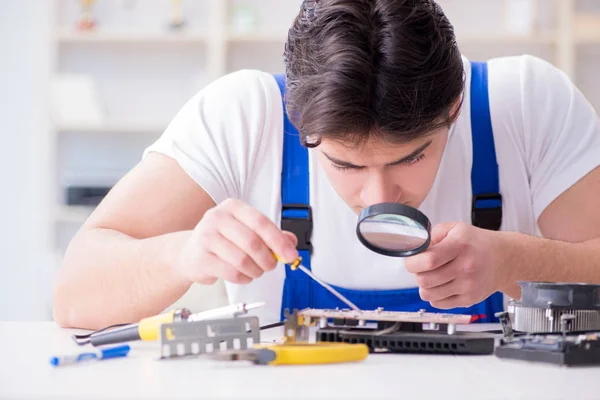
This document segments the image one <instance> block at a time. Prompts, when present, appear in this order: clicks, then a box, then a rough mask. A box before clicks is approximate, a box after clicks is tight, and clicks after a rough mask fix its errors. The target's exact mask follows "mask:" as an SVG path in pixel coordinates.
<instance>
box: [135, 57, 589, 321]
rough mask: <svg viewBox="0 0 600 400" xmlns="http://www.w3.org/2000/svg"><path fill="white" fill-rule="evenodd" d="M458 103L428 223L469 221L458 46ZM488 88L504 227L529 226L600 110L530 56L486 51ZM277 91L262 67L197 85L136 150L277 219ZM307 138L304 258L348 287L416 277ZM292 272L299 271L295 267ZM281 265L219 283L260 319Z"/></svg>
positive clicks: (575, 170) (427, 207)
mask: <svg viewBox="0 0 600 400" xmlns="http://www.w3.org/2000/svg"><path fill="white" fill-rule="evenodd" d="M463 60H464V65H465V70H466V88H465V98H464V103H463V109H462V111H461V114H460V116H459V118H458V119H457V121H456V122H455V124H454V125H453V126H452V128H451V131H450V134H449V139H448V144H447V148H446V150H445V152H444V156H443V159H442V163H441V166H440V169H439V174H438V176H437V178H436V180H435V182H434V184H433V187H432V189H431V192H430V193H429V194H428V196H427V198H426V199H425V201H424V203H423V204H422V206H421V207H420V210H421V211H422V212H424V213H425V214H426V215H427V216H428V217H429V219H430V220H431V222H432V224H436V223H439V222H444V221H462V222H467V223H470V222H471V220H470V207H471V193H472V192H471V163H472V147H471V123H470V96H469V91H470V79H471V77H470V76H471V74H470V64H469V61H468V60H467V59H466V58H463ZM488 65H489V67H488V68H489V78H488V79H489V96H490V107H491V115H492V125H493V129H494V140H495V146H496V154H497V159H498V165H499V174H500V190H501V193H502V196H503V213H504V214H503V222H502V228H501V229H502V230H510V231H519V232H523V233H527V234H536V232H537V230H536V228H537V224H536V221H537V218H538V217H539V216H540V214H541V213H542V211H543V210H544V208H545V207H546V206H548V205H549V204H550V203H551V202H552V201H553V200H554V199H555V198H557V197H558V196H559V195H560V194H561V193H562V192H563V191H565V190H566V189H567V188H569V187H570V186H571V185H573V184H574V183H576V182H577V181H578V180H579V179H580V178H582V177H583V176H584V175H585V174H587V173H588V172H590V171H591V170H593V169H594V168H595V167H596V166H598V165H600V121H599V119H598V117H597V115H596V113H595V111H594V109H593V108H592V107H591V106H590V104H588V102H587V101H586V99H585V98H584V97H583V95H582V94H581V93H580V92H579V91H578V90H577V88H575V87H574V86H573V84H572V83H571V82H570V80H569V79H568V77H567V76H566V75H564V74H563V73H562V72H560V71H559V70H557V69H556V68H555V67H553V66H552V65H550V64H549V63H547V62H545V61H543V60H540V59H538V58H535V57H531V56H519V57H506V58H497V59H492V60H489V62H488ZM282 113H283V110H282V105H281V95H280V92H279V88H278V86H277V83H276V81H275V80H274V78H273V77H272V75H270V74H268V73H265V72H260V71H255V70H243V71H238V72H234V73H231V74H229V75H226V76H224V77H222V78H220V79H218V80H216V81H215V82H213V83H211V84H210V85H208V86H207V87H205V88H204V89H203V90H201V91H200V92H199V93H198V94H196V95H195V96H194V97H193V98H192V99H191V100H190V101H189V102H188V103H187V104H186V105H185V106H184V107H183V108H182V109H181V110H180V112H179V113H178V114H177V115H176V116H175V118H174V119H173V121H172V122H171V124H170V125H169V126H168V128H167V129H166V131H165V132H164V134H163V135H162V136H161V137H160V139H158V140H157V141H156V142H155V143H154V144H153V145H152V146H150V147H149V148H148V149H147V150H146V152H145V154H147V153H148V152H150V151H155V152H160V153H163V154H166V155H168V156H171V157H173V158H174V159H175V160H177V161H178V162H179V164H180V165H181V167H182V168H183V169H184V170H185V171H186V172H187V173H188V174H189V175H190V176H191V177H192V178H193V179H194V180H195V181H196V182H197V183H198V184H199V185H200V186H201V187H202V188H203V189H204V190H205V191H206V192H207V193H208V194H209V195H210V196H211V197H212V198H213V199H214V201H215V202H216V203H217V204H218V203H220V202H222V201H223V200H225V199H226V198H229V197H233V198H238V199H241V200H244V201H246V202H248V203H249V204H251V205H252V206H254V207H255V208H256V209H258V210H259V211H261V212H262V213H264V214H265V215H266V216H267V217H269V218H270V219H271V220H273V221H274V222H275V223H277V224H279V223H280V213H281V199H280V196H281V194H280V193H281V192H280V188H281V165H282V144H283V136H282V132H283V122H282V121H283V114H282ZM314 151H315V150H309V170H310V197H311V199H310V202H311V206H312V208H313V217H314V230H313V236H312V243H313V245H314V252H313V255H312V258H311V263H312V270H313V272H314V273H315V275H317V276H318V277H320V278H321V279H323V280H325V281H327V282H329V283H331V284H334V285H338V286H341V287H345V288H349V289H397V288H408V287H415V286H416V285H415V282H414V279H413V276H412V275H411V274H409V273H408V272H406V270H405V269H404V268H403V260H402V259H400V258H393V257H386V256H382V255H379V254H376V253H374V252H372V251H370V250H368V249H366V248H365V247H364V246H362V245H361V244H360V242H359V241H358V239H357V237H356V234H355V227H356V222H357V216H356V215H355V214H354V212H353V211H352V210H351V209H350V208H349V207H348V206H347V205H346V204H345V203H344V202H343V200H342V199H341V198H340V197H339V196H338V195H337V194H336V192H335V191H334V190H333V188H332V186H331V185H330V183H329V181H328V179H327V177H326V175H325V173H324V171H323V170H322V169H321V168H320V166H319V163H318V162H317V160H316V157H313V152H314ZM297 273H302V272H300V271H298V272H297ZM284 277H285V268H283V266H280V267H279V268H277V269H276V270H275V271H273V272H271V273H267V274H265V275H263V276H262V277H261V278H260V279H258V280H255V281H253V282H252V283H250V284H248V285H236V284H231V283H226V288H227V294H228V296H229V300H230V301H231V302H255V301H265V302H266V303H267V304H266V306H265V307H263V308H262V309H260V310H259V311H258V312H256V314H257V315H259V316H260V317H261V323H269V322H273V321H277V320H278V319H279V313H280V307H281V296H282V290H283V280H284Z"/></svg>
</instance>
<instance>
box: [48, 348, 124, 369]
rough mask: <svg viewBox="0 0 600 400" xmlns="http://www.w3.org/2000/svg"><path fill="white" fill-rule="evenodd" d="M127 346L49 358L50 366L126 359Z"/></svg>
mask: <svg viewBox="0 0 600 400" xmlns="http://www.w3.org/2000/svg"><path fill="white" fill-rule="evenodd" d="M129 350H130V347H129V345H127V344H126V345H124V346H118V347H111V348H107V349H100V350H99V351H94V352H88V353H81V354H75V355H67V356H57V357H52V358H50V365H52V366H54V367H59V366H63V365H69V364H76V363H79V362H82V361H90V360H106V359H109V358H118V357H127V354H129Z"/></svg>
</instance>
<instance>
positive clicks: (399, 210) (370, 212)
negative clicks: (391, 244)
mask: <svg viewBox="0 0 600 400" xmlns="http://www.w3.org/2000/svg"><path fill="white" fill-rule="evenodd" d="M381 214H396V215H403V216H406V217H408V218H410V219H412V220H414V221H417V222H418V223H419V224H421V225H422V226H423V228H425V230H426V231H427V240H425V243H423V244H422V245H421V246H419V247H417V248H415V249H412V250H389V249H383V248H381V247H377V246H374V245H372V244H371V243H370V242H368V241H367V240H366V239H365V238H364V237H363V235H362V233H361V232H360V225H361V224H362V223H363V222H364V220H365V219H367V218H371V217H374V216H376V215H381ZM356 236H358V240H359V241H360V242H361V243H362V244H363V245H364V246H365V247H366V248H368V249H369V250H372V251H374V252H376V253H379V254H383V255H386V256H391V257H410V256H414V255H415V254H419V253H421V252H422V251H424V250H425V249H427V247H429V243H430V242H431V222H430V221H429V218H427V216H426V215H425V214H423V213H422V212H421V211H419V210H417V209H416V208H413V207H410V206H406V205H404V204H400V203H379V204H374V205H372V206H369V207H367V208H365V209H363V210H362V211H361V213H360V216H359V217H358V223H357V224H356Z"/></svg>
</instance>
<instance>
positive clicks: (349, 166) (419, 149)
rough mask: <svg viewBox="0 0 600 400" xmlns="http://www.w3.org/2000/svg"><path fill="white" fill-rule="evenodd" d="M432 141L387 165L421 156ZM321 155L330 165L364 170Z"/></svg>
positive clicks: (360, 166) (349, 163) (362, 166)
mask: <svg viewBox="0 0 600 400" xmlns="http://www.w3.org/2000/svg"><path fill="white" fill-rule="evenodd" d="M432 142H433V141H432V140H429V141H428V142H426V143H424V144H422V145H421V146H419V147H418V148H417V149H415V150H414V151H413V152H412V153H410V154H409V155H407V156H404V157H402V158H401V159H399V160H396V161H392V162H391V163H388V164H387V165H398V164H402V163H403V162H406V161H407V160H410V159H411V158H415V157H416V156H418V155H419V154H421V153H422V152H423V151H425V149H426V148H428V147H429V146H430V145H431V143H432ZM323 154H324V155H325V157H327V158H328V159H329V161H331V162H332V163H334V164H336V165H339V166H340V167H345V168H364V165H356V164H352V163H351V162H348V161H343V160H338V159H337V158H335V157H332V156H330V155H329V154H327V153H325V152H323Z"/></svg>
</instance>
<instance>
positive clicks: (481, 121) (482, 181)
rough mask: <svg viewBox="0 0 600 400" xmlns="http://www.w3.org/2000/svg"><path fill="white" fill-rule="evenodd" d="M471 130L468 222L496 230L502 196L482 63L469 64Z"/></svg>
mask: <svg viewBox="0 0 600 400" xmlns="http://www.w3.org/2000/svg"><path fill="white" fill-rule="evenodd" d="M471 131H472V139H473V165H472V169H471V185H472V191H473V199H472V204H471V221H472V224H473V225H475V226H478V227H480V228H484V229H490V230H498V229H500V226H501V224H502V196H501V194H500V183H499V178H498V162H497V161H496V148H495V146H494V131H493V129H492V118H491V114H490V101H489V97H488V69H487V63H485V62H472V63H471Z"/></svg>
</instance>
